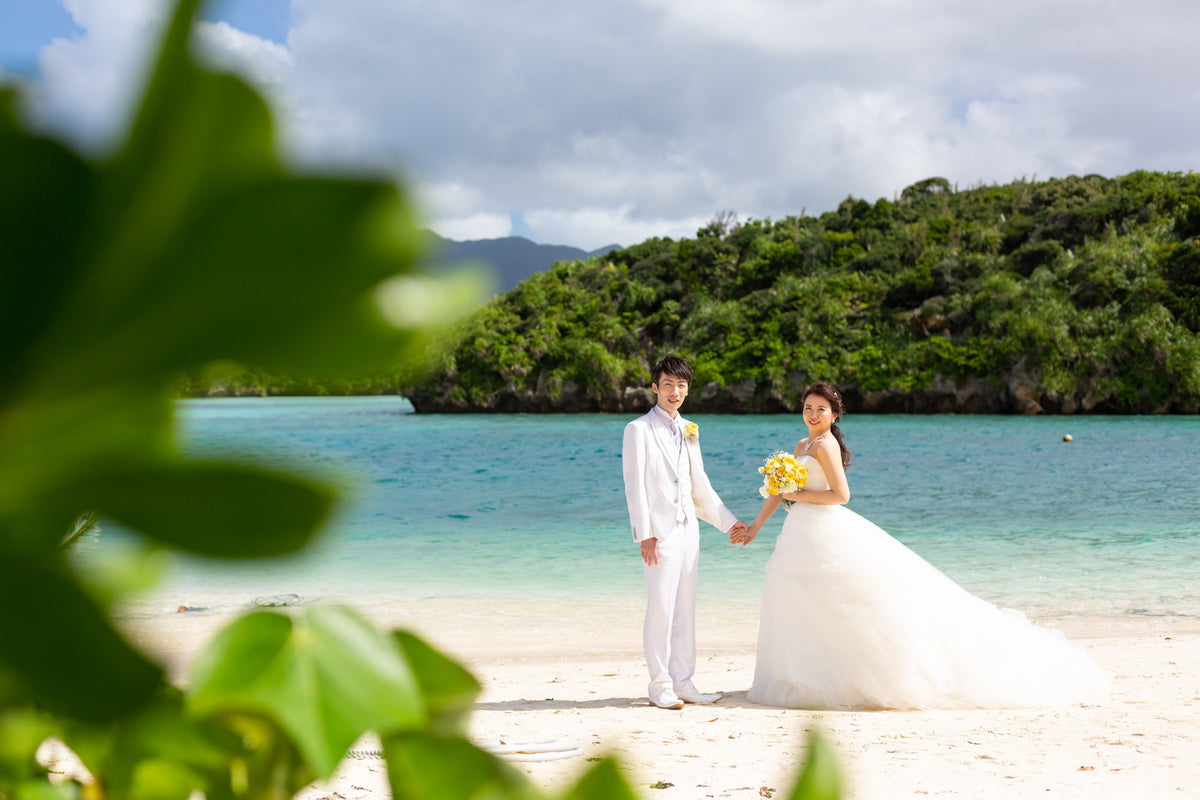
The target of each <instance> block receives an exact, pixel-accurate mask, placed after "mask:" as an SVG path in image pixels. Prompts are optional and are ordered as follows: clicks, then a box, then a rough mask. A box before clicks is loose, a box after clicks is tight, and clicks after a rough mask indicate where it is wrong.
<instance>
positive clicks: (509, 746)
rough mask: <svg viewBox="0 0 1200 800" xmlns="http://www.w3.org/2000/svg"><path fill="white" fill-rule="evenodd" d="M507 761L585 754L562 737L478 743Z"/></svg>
mask: <svg viewBox="0 0 1200 800" xmlns="http://www.w3.org/2000/svg"><path fill="white" fill-rule="evenodd" d="M477 746H478V747H479V749H480V750H486V751H488V752H489V753H491V754H492V755H495V756H499V757H500V758H503V759H504V760H506V761H557V760H558V759H560V758H571V757H573V756H581V755H583V751H582V750H580V749H579V748H578V747H576V746H575V745H573V744H571V743H570V742H564V741H563V740H562V739H537V740H535V741H531V742H506V741H504V740H503V739H501V740H500V741H498V742H484V743H482V744H479V745H477Z"/></svg>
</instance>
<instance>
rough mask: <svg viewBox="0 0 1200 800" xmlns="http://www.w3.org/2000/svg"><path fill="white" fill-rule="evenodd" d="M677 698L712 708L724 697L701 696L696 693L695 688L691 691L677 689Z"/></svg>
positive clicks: (717, 695)
mask: <svg viewBox="0 0 1200 800" xmlns="http://www.w3.org/2000/svg"><path fill="white" fill-rule="evenodd" d="M675 696H676V697H678V698H679V699H680V700H682V701H683V702H685V703H695V704H696V705H700V706H710V705H712V704H713V703H715V702H717V701H718V700H720V699H721V698H722V697H723V696H724V695H719V694H701V693H700V692H698V691H696V688H695V687H692V688H690V689H676V690H675Z"/></svg>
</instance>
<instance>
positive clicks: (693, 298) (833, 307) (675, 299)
mask: <svg viewBox="0 0 1200 800" xmlns="http://www.w3.org/2000/svg"><path fill="white" fill-rule="evenodd" d="M668 352H674V353H677V354H680V355H684V356H686V357H688V358H689V359H691V360H692V362H693V364H694V365H695V367H696V369H697V376H696V381H695V383H694V385H693V388H692V393H691V397H689V400H688V408H689V409H690V410H691V411H692V412H702V411H718V412H774V411H788V410H794V409H795V408H796V407H797V402H798V399H799V391H800V390H801V388H802V387H803V386H804V385H805V384H806V383H808V382H810V381H813V380H817V379H824V380H830V381H833V382H835V383H837V384H839V385H840V386H841V387H843V389H844V392H845V394H846V396H847V399H848V401H849V405H850V409H851V410H866V411H915V412H936V411H959V412H1018V413H1038V412H1041V411H1045V412H1050V413H1087V412H1092V413H1117V412H1142V413H1197V412H1198V411H1200V174H1196V173H1190V174H1178V173H1174V174H1163V173H1150V172H1137V173H1133V174H1130V175H1125V176H1122V177H1119V178H1103V177H1100V176H1096V175H1089V176H1086V177H1070V178H1064V179H1055V180H1048V181H1041V182H1029V181H1016V182H1013V183H1011V184H1008V185H1004V186H980V187H977V188H972V189H967V190H963V191H957V190H955V189H954V188H953V187H951V186H950V185H949V184H948V182H947V181H945V180H943V179H940V178H930V179H928V180H925V181H922V182H920V183H917V184H914V185H912V186H910V187H908V188H907V189H905V190H904V191H903V193H902V194H901V195H900V197H899V198H898V199H896V200H894V201H892V200H885V199H880V200H878V201H876V202H874V203H871V202H868V201H866V200H859V199H855V198H853V197H850V198H847V199H846V200H845V201H844V202H843V203H842V204H841V205H840V206H839V207H838V208H837V210H835V211H830V212H828V213H826V214H822V215H821V216H818V217H808V216H799V217H788V218H786V219H781V220H777V221H772V220H749V221H746V222H743V223H741V224H731V222H730V221H729V220H727V219H721V218H718V219H717V220H715V221H714V222H713V223H711V224H710V225H708V226H707V227H705V228H704V229H702V230H700V231H699V232H698V233H697V235H696V237H695V238H692V239H681V240H678V241H674V240H671V239H652V240H649V241H647V242H643V243H642V244H639V245H636V246H633V247H629V248H626V249H623V250H617V251H614V252H612V253H610V254H608V255H607V256H604V257H601V258H596V259H592V260H590V261H575V262H570V263H559V264H557V265H555V267H554V268H553V269H551V270H550V271H548V272H545V273H540V274H537V275H534V276H533V277H531V278H529V279H528V280H526V281H524V282H523V283H521V284H520V285H519V286H518V287H517V288H516V289H513V290H512V291H510V292H508V293H507V294H505V295H503V296H500V297H497V298H496V299H494V300H493V301H492V302H491V303H489V304H488V305H487V306H485V307H483V308H482V309H480V310H479V311H478V312H477V313H476V314H474V315H473V316H472V317H471V318H469V319H468V320H466V321H464V322H463V323H461V324H460V325H459V326H458V327H457V328H456V330H455V331H454V334H453V336H452V337H451V340H450V341H448V342H447V343H446V344H445V347H444V349H443V350H441V351H440V352H439V353H437V354H436V356H435V357H434V358H433V359H432V369H431V372H430V373H429V375H428V377H427V378H425V379H424V380H423V381H422V382H421V383H420V384H418V385H414V386H409V387H406V389H405V394H406V395H408V397H409V398H410V399H411V400H412V401H413V403H414V405H416V407H417V409H418V410H420V411H587V410H604V411H623V412H624V411H635V410H638V409H641V408H646V407H648V404H649V403H650V402H652V399H651V397H650V395H649V394H648V392H647V391H646V384H647V382H648V377H647V370H648V367H649V365H650V364H651V363H653V361H654V360H655V359H656V358H658V357H659V356H661V355H663V354H665V353H668Z"/></svg>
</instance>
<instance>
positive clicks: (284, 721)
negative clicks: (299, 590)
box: [187, 607, 427, 777]
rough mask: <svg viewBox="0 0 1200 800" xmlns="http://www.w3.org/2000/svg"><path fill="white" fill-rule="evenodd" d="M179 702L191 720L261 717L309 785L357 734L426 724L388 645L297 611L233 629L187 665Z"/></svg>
mask: <svg viewBox="0 0 1200 800" xmlns="http://www.w3.org/2000/svg"><path fill="white" fill-rule="evenodd" d="M187 696H188V707H189V709H190V710H191V711H192V712H193V713H195V714H199V715H210V714H222V713H233V714H237V713H245V712H254V713H260V714H263V715H265V716H267V717H268V718H270V719H271V720H273V721H274V722H275V724H277V725H278V726H279V727H280V729H281V730H283V731H284V732H285V733H286V734H287V735H288V736H289V737H290V738H291V740H292V741H294V742H295V743H296V746H297V748H298V749H299V750H300V752H301V753H303V755H304V757H305V759H306V761H307V762H308V763H309V764H310V765H311V766H312V768H313V770H314V772H316V773H317V775H318V776H319V777H325V776H328V775H329V774H330V773H332V772H333V770H334V768H335V767H336V766H337V763H338V761H339V760H340V759H341V758H342V756H343V755H344V754H345V752H346V750H347V749H348V748H349V747H350V745H352V744H353V743H354V742H355V741H356V740H357V739H358V738H359V737H360V736H362V735H363V734H364V733H366V732H368V731H376V732H378V733H380V734H383V733H387V732H394V731H410V730H416V729H418V728H420V727H422V726H424V725H425V723H426V721H427V717H426V713H425V708H424V705H423V703H422V701H421V697H420V690H419V688H418V685H417V680H416V678H415V677H414V676H413V674H412V671H411V670H410V668H409V666H408V662H407V661H406V660H405V658H404V656H403V654H402V653H401V651H400V649H399V647H398V646H397V644H396V643H395V641H394V640H393V639H391V638H390V637H388V636H385V635H384V634H382V633H380V632H379V631H377V630H376V629H375V628H374V627H372V626H371V625H370V624H369V623H368V622H366V621H365V620H364V619H363V618H362V617H360V616H359V615H357V614H355V613H354V612H352V611H349V610H347V609H343V608H335V607H314V608H309V609H306V610H305V611H304V612H303V613H302V614H301V615H300V616H299V618H298V620H297V621H296V622H295V623H293V622H292V620H291V619H289V618H288V617H286V616H283V615H281V614H275V613H270V612H259V613H255V614H250V615H248V616H245V617H242V618H241V619H239V620H237V621H236V622H234V623H233V624H232V625H230V626H229V627H227V628H225V629H224V630H223V631H221V632H220V633H219V634H218V635H217V637H216V638H215V639H214V640H213V642H212V643H211V644H210V645H209V647H208V648H207V649H206V650H205V651H204V652H203V653H202V654H201V655H200V656H198V657H197V659H196V661H195V662H194V664H193V667H192V675H191V684H190V686H189V687H188V690H187Z"/></svg>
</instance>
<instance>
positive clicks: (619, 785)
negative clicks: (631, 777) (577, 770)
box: [563, 758, 637, 800]
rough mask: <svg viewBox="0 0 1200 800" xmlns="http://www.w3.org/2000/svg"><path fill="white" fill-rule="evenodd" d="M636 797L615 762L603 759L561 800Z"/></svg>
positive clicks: (631, 798)
mask: <svg viewBox="0 0 1200 800" xmlns="http://www.w3.org/2000/svg"><path fill="white" fill-rule="evenodd" d="M636 797H637V795H635V794H634V792H633V788H632V787H631V786H630V785H629V782H628V781H627V780H625V776H624V775H622V774H621V770H620V769H619V768H618V767H617V762H616V761H614V760H612V759H610V758H605V759H603V760H601V761H598V762H597V763H596V764H595V766H593V767H592V768H591V769H589V770H588V771H587V772H585V773H584V774H583V777H581V778H580V779H579V782H578V783H576V784H575V785H574V786H573V787H571V789H570V791H568V792H567V793H566V794H564V795H563V800H636Z"/></svg>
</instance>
